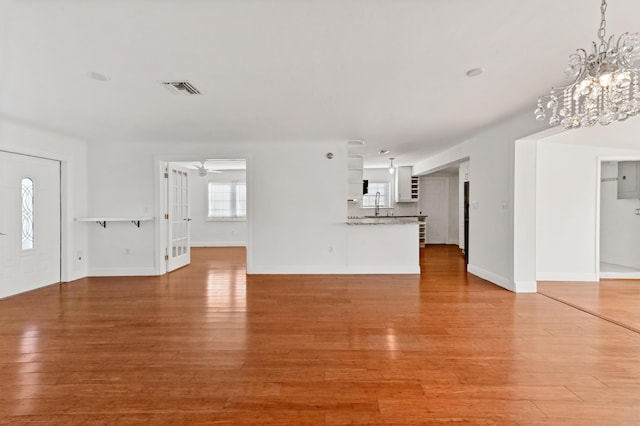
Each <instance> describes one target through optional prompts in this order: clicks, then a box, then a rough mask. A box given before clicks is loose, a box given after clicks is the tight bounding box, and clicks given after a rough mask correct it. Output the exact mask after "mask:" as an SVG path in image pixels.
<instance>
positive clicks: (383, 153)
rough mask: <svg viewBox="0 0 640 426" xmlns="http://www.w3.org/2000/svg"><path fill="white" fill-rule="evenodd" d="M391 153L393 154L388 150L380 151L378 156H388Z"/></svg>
mask: <svg viewBox="0 0 640 426" xmlns="http://www.w3.org/2000/svg"><path fill="white" fill-rule="evenodd" d="M389 152H391V151H389V150H388V149H381V150H380V151H378V155H386V154H388V153H389Z"/></svg>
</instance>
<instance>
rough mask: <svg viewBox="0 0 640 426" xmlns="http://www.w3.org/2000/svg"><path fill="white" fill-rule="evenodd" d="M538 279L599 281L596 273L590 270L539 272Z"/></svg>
mask: <svg viewBox="0 0 640 426" xmlns="http://www.w3.org/2000/svg"><path fill="white" fill-rule="evenodd" d="M536 280H537V281H598V276H597V275H596V274H595V273H588V272H537V273H536Z"/></svg>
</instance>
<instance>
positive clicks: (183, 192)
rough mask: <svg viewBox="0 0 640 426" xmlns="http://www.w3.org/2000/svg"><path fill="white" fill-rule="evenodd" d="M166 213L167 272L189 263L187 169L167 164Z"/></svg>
mask: <svg viewBox="0 0 640 426" xmlns="http://www.w3.org/2000/svg"><path fill="white" fill-rule="evenodd" d="M167 174H168V182H167V192H168V193H167V202H168V205H167V212H169V227H168V228H169V229H168V246H167V272H170V271H173V270H175V269H178V268H181V267H183V266H185V265H188V264H189V263H191V247H190V239H189V232H190V227H191V218H190V217H189V169H187V168H185V167H180V166H178V165H175V164H172V163H168V165H167Z"/></svg>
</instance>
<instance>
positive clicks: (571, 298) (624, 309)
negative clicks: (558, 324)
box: [538, 279, 640, 333]
mask: <svg viewBox="0 0 640 426" xmlns="http://www.w3.org/2000/svg"><path fill="white" fill-rule="evenodd" d="M538 293H540V294H544V295H545V296H549V297H552V298H554V299H556V300H559V301H562V302H564V303H567V304H569V305H571V306H574V307H576V308H578V309H582V310H584V311H587V312H590V313H592V314H594V315H598V316H600V317H602V318H604V319H607V320H609V321H612V322H614V323H617V324H620V325H622V326H624V327H628V328H629V329H631V330H633V331H635V332H637V333H640V280H620V279H615V280H614V279H610V280H601V281H600V282H539V283H538Z"/></svg>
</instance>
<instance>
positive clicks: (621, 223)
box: [598, 158, 640, 279]
mask: <svg viewBox="0 0 640 426" xmlns="http://www.w3.org/2000/svg"><path fill="white" fill-rule="evenodd" d="M639 160H640V159H638V158H625V159H619V160H601V162H600V195H599V197H598V204H599V206H598V210H599V213H600V219H599V227H600V229H599V231H600V232H599V240H600V241H599V244H598V247H599V262H598V263H599V264H598V267H599V278H600V279H603V278H623V279H625V278H626V279H638V278H640V242H638V241H637V238H636V236H637V235H638V234H639V233H640V175H639V174H640V161H639Z"/></svg>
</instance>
